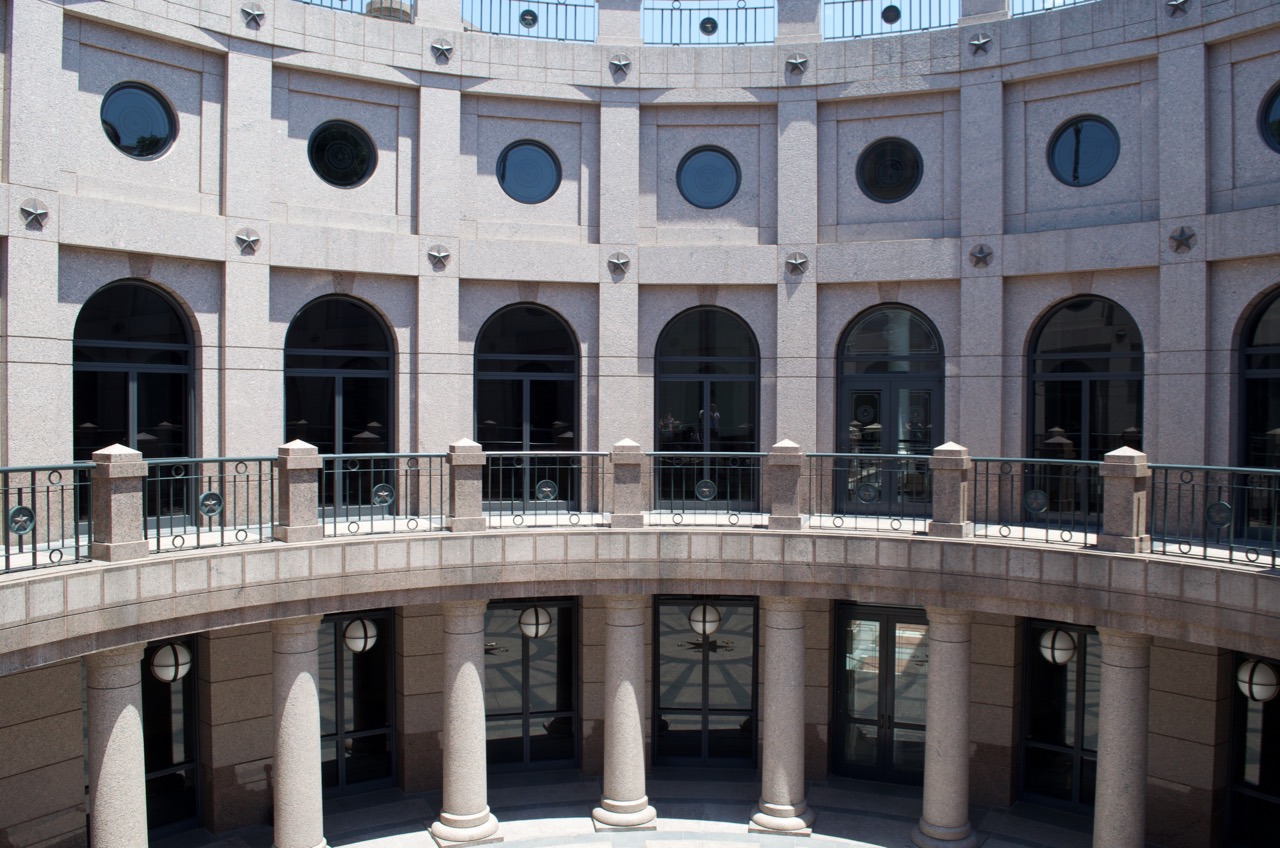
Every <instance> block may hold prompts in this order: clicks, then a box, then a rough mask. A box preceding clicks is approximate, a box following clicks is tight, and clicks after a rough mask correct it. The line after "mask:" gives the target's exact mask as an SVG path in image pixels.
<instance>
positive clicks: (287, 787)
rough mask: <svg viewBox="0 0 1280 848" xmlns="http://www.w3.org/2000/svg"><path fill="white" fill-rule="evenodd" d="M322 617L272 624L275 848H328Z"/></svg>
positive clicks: (285, 620)
mask: <svg viewBox="0 0 1280 848" xmlns="http://www.w3.org/2000/svg"><path fill="white" fill-rule="evenodd" d="M319 630H320V617H319V616H308V617H306V618H283V619H279V620H278V621H273V622H272V623H271V651H272V677H273V682H272V690H273V695H274V701H275V734H276V737H275V738H276V747H275V761H274V764H273V772H272V783H273V790H274V792H273V800H274V803H275V839H274V843H275V846H274V848H319V846H324V845H325V844H326V843H325V839H324V809H323V807H322V805H321V803H320V798H321V791H322V790H321V780H320V695H319V677H320V653H319V635H320V634H319Z"/></svg>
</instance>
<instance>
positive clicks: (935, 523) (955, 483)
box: [929, 442, 973, 539]
mask: <svg viewBox="0 0 1280 848" xmlns="http://www.w3.org/2000/svg"><path fill="white" fill-rule="evenodd" d="M929 470H930V471H931V472H933V520H932V521H930V522H929V535H930V536H944V537H946V538H949V539H963V538H967V537H969V536H972V535H973V522H972V521H970V520H969V500H970V498H971V497H972V496H973V495H972V491H971V490H972V487H973V460H971V459H970V458H969V449H968V448H966V447H962V446H960V445H957V444H956V443H955V442H947V443H946V444H945V445H938V446H937V447H936V448H934V449H933V456H931V457H929Z"/></svg>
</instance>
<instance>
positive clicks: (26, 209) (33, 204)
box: [18, 197, 49, 229]
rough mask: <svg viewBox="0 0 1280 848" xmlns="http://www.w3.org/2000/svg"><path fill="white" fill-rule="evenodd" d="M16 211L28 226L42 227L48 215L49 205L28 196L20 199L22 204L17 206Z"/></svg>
mask: <svg viewBox="0 0 1280 848" xmlns="http://www.w3.org/2000/svg"><path fill="white" fill-rule="evenodd" d="M18 212H20V213H21V214H22V220H24V221H26V222H27V225H28V226H33V227H39V228H41V229H43V228H44V222H45V219H46V218H48V217H49V207H48V206H45V205H44V204H43V203H41V202H40V201H39V200H36V199H35V198H34V197H28V198H27V199H26V200H24V201H22V205H21V206H19V207H18Z"/></svg>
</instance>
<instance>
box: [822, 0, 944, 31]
mask: <svg viewBox="0 0 1280 848" xmlns="http://www.w3.org/2000/svg"><path fill="white" fill-rule="evenodd" d="M959 20H960V0H823V2H822V37H823V38H824V39H826V40H827V41H834V40H837V39H842V38H866V37H868V36H877V35H897V34H899V33H903V32H921V31H923V30H929V29H939V28H941V27H952V26H955V25H956V22H957V21H959Z"/></svg>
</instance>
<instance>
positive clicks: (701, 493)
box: [693, 480, 716, 501]
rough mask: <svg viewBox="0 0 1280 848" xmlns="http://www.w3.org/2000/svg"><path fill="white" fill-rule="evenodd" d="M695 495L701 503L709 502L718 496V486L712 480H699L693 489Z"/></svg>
mask: <svg viewBox="0 0 1280 848" xmlns="http://www.w3.org/2000/svg"><path fill="white" fill-rule="evenodd" d="M693 493H694V494H695V495H697V496H698V500H700V501H709V500H711V499H712V498H714V497H715V496H716V484H715V483H713V482H712V481H710V480H699V481H698V482H697V483H696V484H695V485H694V487H693Z"/></svg>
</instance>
